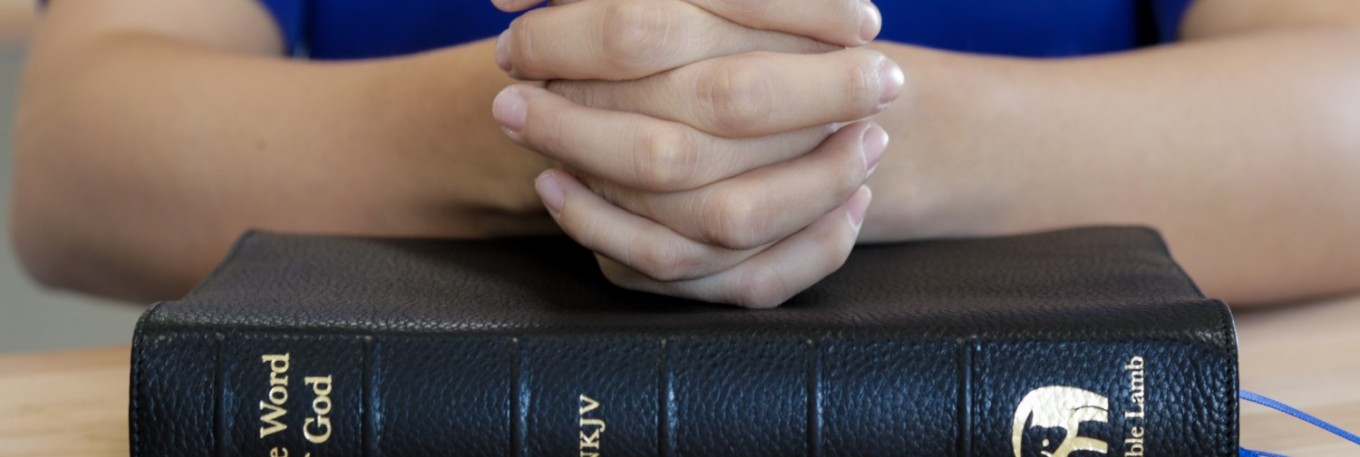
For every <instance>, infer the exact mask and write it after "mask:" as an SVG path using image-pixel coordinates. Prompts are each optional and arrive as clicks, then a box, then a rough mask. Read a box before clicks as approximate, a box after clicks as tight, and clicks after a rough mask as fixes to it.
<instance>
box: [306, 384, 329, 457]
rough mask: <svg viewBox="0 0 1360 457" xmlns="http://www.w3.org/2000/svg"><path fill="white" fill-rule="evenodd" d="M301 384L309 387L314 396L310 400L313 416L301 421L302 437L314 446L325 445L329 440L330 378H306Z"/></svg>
mask: <svg viewBox="0 0 1360 457" xmlns="http://www.w3.org/2000/svg"><path fill="white" fill-rule="evenodd" d="M302 383H303V384H306V385H308V386H311V387H312V393H313V394H315V395H316V398H315V399H313V400H312V413H313V416H311V417H308V418H307V420H306V421H303V427H302V436H303V437H304V438H307V441H311V442H313V443H316V444H321V443H325V442H326V440H328V439H330V438H331V418H330V413H331V377H330V376H312V377H307V378H303V379H302Z"/></svg>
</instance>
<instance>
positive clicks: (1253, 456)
mask: <svg viewBox="0 0 1360 457" xmlns="http://www.w3.org/2000/svg"><path fill="white" fill-rule="evenodd" d="M1237 395H1238V397H1240V398H1241V399H1242V400H1246V401H1249V402H1252V403H1255V404H1258V405H1261V406H1264V407H1267V408H1270V409H1273V410H1276V411H1279V412H1282V413H1285V414H1288V415H1290V416H1294V417H1295V418H1297V419H1299V420H1301V421H1304V422H1307V423H1309V424H1313V426H1314V427H1317V428H1320V429H1323V430H1326V431H1328V432H1331V433H1332V434H1333V435H1336V436H1339V437H1342V438H1345V439H1346V441H1350V442H1352V443H1355V444H1360V436H1356V435H1355V434H1354V433H1351V432H1348V431H1345V430H1342V429H1341V427H1337V426H1335V425H1332V424H1329V423H1327V421H1324V420H1322V419H1318V418H1317V417H1314V416H1313V415H1311V414H1308V413H1305V412H1303V411H1299V410H1298V409H1297V408H1294V407H1292V406H1289V405H1286V404H1284V403H1280V402H1278V401H1275V400H1274V399H1272V398H1269V397H1266V396H1265V395H1261V394H1258V393H1255V392H1248V391H1245V390H1239V391H1238V392H1237ZM1238 455H1239V456H1240V457H1285V456H1284V455H1280V454H1271V453H1269V452H1261V451H1254V450H1251V449H1246V448H1241V449H1239V450H1238Z"/></svg>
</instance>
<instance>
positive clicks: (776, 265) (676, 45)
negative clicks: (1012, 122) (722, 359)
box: [494, 0, 903, 306]
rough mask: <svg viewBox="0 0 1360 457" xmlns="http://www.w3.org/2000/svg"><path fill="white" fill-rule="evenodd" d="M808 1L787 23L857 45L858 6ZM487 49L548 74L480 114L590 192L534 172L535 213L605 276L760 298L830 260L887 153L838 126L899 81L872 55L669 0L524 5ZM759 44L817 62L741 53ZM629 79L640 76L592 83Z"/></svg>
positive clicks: (870, 138)
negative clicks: (588, 253)
mask: <svg viewBox="0 0 1360 457" xmlns="http://www.w3.org/2000/svg"><path fill="white" fill-rule="evenodd" d="M696 2H697V1H696ZM707 3H708V4H709V5H708V6H713V5H712V4H717V3H723V4H727V3H731V2H725V1H719V0H712V1H709V2H707ZM775 3H778V2H775ZM850 3H853V5H851V6H854V8H840V9H841V10H848V11H850V12H852V13H853V14H854V17H853V18H849V19H847V20H842V21H836V20H834V18H835V17H840V16H836V15H834V14H832V13H831V12H830V11H834V10H835V8H830V6H834V5H840V6H842V7H843V6H846V5H849V4H850ZM814 4H815V5H820V6H823V7H826V8H822V10H823V11H814V10H817V9H818V8H805V9H803V10H801V11H803V12H804V13H808V14H805V15H803V16H802V19H804V20H810V19H812V18H816V17H819V15H820V17H822V18H832V19H833V20H826V21H823V22H814V23H817V24H822V25H823V26H825V25H827V24H833V25H834V24H842V25H844V24H854V25H855V27H840V29H842V30H841V32H844V33H842V36H841V37H840V38H842V40H841V41H842V42H846V43H850V44H854V43H856V42H863V41H865V40H864V39H863V38H862V37H861V36H859V35H858V33H859V32H860V29H859V27H858V25H859V23H860V22H859V21H860V16H861V15H862V13H861V12H860V11H861V10H860V9H858V8H859V7H860V6H862V5H864V4H865V3H862V2H860V1H858V0H855V1H853V2H839V1H838V2H831V1H824V2H812V4H810V5H814ZM771 8H772V9H779V8H778V7H777V6H772V7H771ZM870 8H872V6H870ZM714 9H719V10H720V8H714ZM876 15H877V13H876V11H874V12H873V14H872V16H873V18H872V22H873V24H872V25H873V30H872V31H873V32H877V27H878V24H877V18H876ZM841 16H845V15H841ZM786 19H788V18H786ZM842 19H846V18H844V17H842ZM620 22H625V23H620ZM639 24H641V25H639ZM810 24H811V23H810ZM810 24H803V28H802V30H810ZM795 25H796V24H795ZM833 28H834V27H833ZM790 29H794V30H796V29H798V27H790ZM580 30H587V31H589V30H606V31H613V30H620V31H625V32H628V31H631V32H630V33H623V36H615V37H600V36H598V35H595V34H591V33H582V32H580ZM694 30H704V31H707V32H708V33H702V34H694V33H691V32H687V31H694ZM621 33H622V32H621ZM607 34H608V33H607ZM827 36H831V37H833V38H834V36H833V35H832V33H831V32H829V31H823V35H822V37H827ZM666 37H670V39H666ZM498 49H499V51H498V55H499V57H498V61H500V63H501V64H502V67H503V68H505V69H507V70H508V71H510V72H511V73H512V74H516V75H519V76H524V77H534V78H544V79H555V81H553V82H551V83H550V86H549V87H550V88H551V89H552V92H550V91H545V90H542V89H539V88H536V87H532V86H514V87H511V88H508V89H507V90H506V91H504V92H502V94H501V95H500V96H499V97H498V98H497V101H496V106H495V109H494V111H495V114H496V118H497V119H498V120H499V121H500V122H501V124H502V126H503V127H504V128H505V129H506V131H507V134H508V135H509V136H510V137H511V139H513V140H515V141H516V142H519V143H520V144H523V145H525V146H527V147H529V148H531V149H534V150H536V151H539V152H540V153H542V154H544V155H546V156H548V157H550V158H553V159H556V160H559V161H562V162H563V163H565V164H566V165H567V167H568V168H569V169H571V170H573V171H574V174H575V175H576V176H579V179H580V181H584V183H585V184H588V185H589V188H587V187H586V186H584V185H582V183H581V182H580V181H578V179H577V177H575V176H572V175H573V173H568V172H565V171H564V170H550V171H549V172H546V173H544V174H543V175H541V176H540V178H539V180H538V188H539V191H540V194H541V195H542V196H543V198H544V201H545V203H546V206H548V208H549V212H550V213H551V214H552V215H553V216H554V217H555V218H556V220H557V221H558V223H559V225H561V226H562V228H563V229H564V230H565V231H566V232H567V233H568V234H569V235H571V236H572V237H573V238H575V239H576V240H577V241H579V242H581V243H582V244H583V245H585V246H587V247H589V248H591V249H592V250H594V251H596V252H597V253H598V254H599V255H600V261H601V267H602V269H603V270H604V272H605V274H606V275H607V276H608V277H609V278H610V279H611V280H612V281H614V282H615V283H618V284H620V285H623V286H625V287H630V288H634V289H641V290H648V291H653V292H661V293H668V294H673V295H681V296H686V297H691V298H698V299H703V300H709V301H719V302H730V303H738V304H743V305H747V306H773V305H777V304H779V303H781V302H783V301H784V300H786V299H787V298H788V297H790V296H792V295H793V294H794V293H797V292H799V291H801V290H802V289H804V288H806V287H808V286H810V285H811V284H813V283H815V282H816V281H818V280H820V279H821V278H822V277H824V276H825V275H827V274H830V273H831V272H832V271H834V270H836V269H837V268H839V266H840V264H841V263H842V262H843V261H844V259H845V257H846V256H847V255H848V253H849V251H850V249H851V247H853V245H854V240H855V237H856V234H857V231H858V228H859V224H860V222H861V221H862V218H863V215H864V212H865V210H866V208H867V205H868V203H869V199H870V195H869V192H868V189H865V188H862V185H863V182H864V179H865V178H866V177H867V176H868V174H869V173H870V172H871V171H872V168H873V167H874V165H875V164H876V163H877V161H878V159H879V158H880V157H881V154H882V152H883V150H884V148H885V146H886V143H887V135H886V133H884V131H883V130H882V129H881V128H879V127H877V126H875V125H872V124H870V123H864V122H854V121H855V120H857V119H862V118H865V117H868V116H871V115H873V114H875V113H877V112H878V111H879V110H881V109H883V108H884V107H885V106H886V105H887V103H889V102H891V101H892V99H894V98H895V97H896V96H897V94H898V93H899V92H900V91H901V89H902V86H903V81H902V79H903V78H902V73H901V70H900V69H898V68H897V66H896V65H895V64H893V63H892V62H891V61H888V60H887V59H886V58H884V57H883V56H882V55H881V54H878V53H876V52H873V51H867V50H858V49H853V50H838V51H832V50H833V49H839V46H833V45H828V44H825V43H822V42H820V41H817V40H813V39H810V38H806V37H800V36H795V35H791V34H787V33H781V32H775V31H764V30H753V29H750V28H747V27H744V26H741V25H737V24H736V23H734V22H731V21H728V20H726V19H723V18H720V17H716V16H714V15H712V14H711V13H709V12H708V11H706V10H704V9H700V8H696V7H694V6H693V5H691V4H688V3H684V2H680V1H675V0H668V1H634V0H587V1H583V2H579V3H572V4H568V5H565V6H559V7H551V8H544V9H540V10H536V11H532V12H530V13H529V14H527V15H525V16H524V17H522V18H521V19H519V20H517V21H516V22H515V24H514V25H512V27H511V29H510V30H509V31H507V32H506V34H503V35H502V38H501V42H500V44H499V46H498ZM762 49H763V50H776V51H792V52H800V53H806V52H820V54H786V53H771V52H748V51H753V50H762ZM621 75H622V76H621ZM629 77H632V78H641V79H636V80H628V81H620V82H607V81H600V80H617V79H625V78H629ZM558 78H582V79H593V80H596V81H560V80H556V79H558ZM553 92H558V93H560V94H562V95H566V96H567V97H563V96H561V95H558V94H554V93H553ZM852 122H853V123H852ZM847 123H850V124H849V125H848V126H845V124H847ZM843 126H845V128H841V127H843ZM591 189H593V192H592V190H591ZM597 194H598V195H597ZM852 197H853V198H852Z"/></svg>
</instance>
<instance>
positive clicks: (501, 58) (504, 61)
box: [496, 29, 510, 71]
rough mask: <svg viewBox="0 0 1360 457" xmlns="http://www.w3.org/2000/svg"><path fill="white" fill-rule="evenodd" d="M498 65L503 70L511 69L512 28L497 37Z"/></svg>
mask: <svg viewBox="0 0 1360 457" xmlns="http://www.w3.org/2000/svg"><path fill="white" fill-rule="evenodd" d="M496 66H497V67H501V70H504V71H510V30H509V29H506V30H505V31H504V32H501V36H500V37H497V38H496Z"/></svg>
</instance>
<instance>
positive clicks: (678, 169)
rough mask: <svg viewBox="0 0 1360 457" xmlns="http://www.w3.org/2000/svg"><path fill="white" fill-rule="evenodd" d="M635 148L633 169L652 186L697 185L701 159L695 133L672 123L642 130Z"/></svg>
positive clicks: (643, 182)
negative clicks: (670, 125) (692, 133)
mask: <svg viewBox="0 0 1360 457" xmlns="http://www.w3.org/2000/svg"><path fill="white" fill-rule="evenodd" d="M637 140H638V142H639V144H638V145H637V147H635V148H634V149H633V150H634V151H636V152H635V154H634V156H633V157H634V159H633V160H634V163H633V172H634V175H636V176H637V179H638V181H639V183H638V184H640V185H641V186H643V187H646V188H647V189H648V190H655V191H662V192H671V191H678V190H686V189H689V188H692V187H693V184H694V181H695V180H696V177H697V176H698V173H699V167H700V165H701V164H700V160H699V153H698V150H697V149H696V148H695V145H694V143H695V139H694V137H693V135H690V134H689V133H687V132H685V131H683V130H681V129H678V128H669V127H659V128H652V129H649V130H646V131H640V134H639V136H638V138H637Z"/></svg>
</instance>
